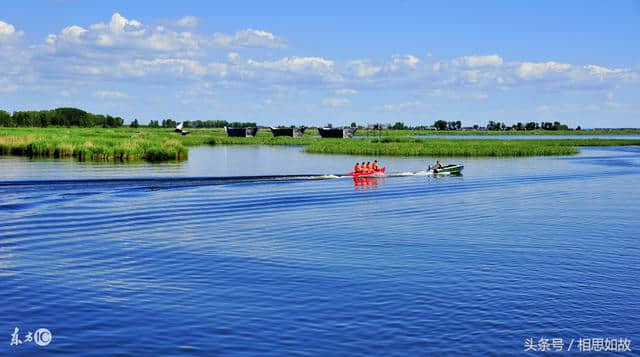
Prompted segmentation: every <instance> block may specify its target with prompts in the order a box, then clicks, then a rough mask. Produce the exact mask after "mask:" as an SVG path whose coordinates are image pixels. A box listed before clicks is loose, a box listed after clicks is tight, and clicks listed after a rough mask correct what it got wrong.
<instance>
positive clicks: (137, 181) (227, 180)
mask: <svg viewBox="0 0 640 357" xmlns="http://www.w3.org/2000/svg"><path fill="white" fill-rule="evenodd" d="M427 175H430V173H428V172H426V171H417V172H412V171H403V172H391V173H387V174H386V175H384V176H379V177H369V178H371V179H377V178H389V177H409V176H427ZM344 178H349V179H352V178H353V177H352V176H349V175H347V174H306V175H262V176H212V177H197V176H196V177H134V178H130V177H123V178H118V177H115V178H87V179H59V180H11V181H0V191H2V190H3V189H11V187H31V188H33V189H35V190H39V189H42V188H43V187H46V188H47V189H50V188H55V187H60V188H63V187H64V188H68V187H69V186H76V187H77V186H82V187H103V186H115V187H120V188H126V187H138V188H141V187H151V188H154V189H158V188H179V187H189V186H207V185H224V184H236V183H261V182H264V183H268V182H295V181H307V180H335V179H344Z"/></svg>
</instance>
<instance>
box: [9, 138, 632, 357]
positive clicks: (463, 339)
mask: <svg viewBox="0 0 640 357" xmlns="http://www.w3.org/2000/svg"><path fill="white" fill-rule="evenodd" d="M356 159H359V158H354V157H349V156H324V155H308V154H304V153H303V152H301V151H300V148H266V147H214V148H202V149H196V150H192V151H191V153H190V159H189V160H188V161H187V162H181V163H179V162H176V163H166V164H159V165H153V164H134V165H117V164H96V163H79V162H75V161H62V160H28V159H24V158H15V157H0V180H1V182H0V196H1V197H2V200H1V201H0V213H1V214H2V223H1V224H0V286H1V287H2V289H0V301H1V302H2V304H0V336H4V337H0V355H14V354H15V355H37V354H54V355H57V354H59V355H86V356H105V355H176V356H177V355H201V356H208V355H238V356H244V355H273V356H283V355H313V356H316V355H341V356H343V355H381V356H389V355H426V354H429V355H514V354H522V353H523V352H524V343H525V341H526V339H527V338H534V339H536V340H538V339H539V338H541V337H547V338H563V339H564V341H565V343H566V344H568V343H569V341H570V340H571V339H576V340H577V339H579V338H599V337H602V338H607V337H609V338H629V339H631V341H632V347H634V348H635V347H636V345H637V344H638V343H640V322H639V321H638V316H640V299H638V296H640V285H639V284H638V282H639V281H640V280H638V276H640V248H639V244H638V238H639V233H640V220H638V217H640V205H639V204H638V202H639V200H640V190H639V189H638V187H639V183H640V150H639V148H633V147H626V148H583V149H581V154H579V155H577V156H571V157H547V158H522V159H463V160H458V161H459V162H460V163H463V164H464V165H465V171H464V175H463V176H458V177H447V176H441V177H432V176H422V175H419V176H400V177H388V178H384V179H369V180H360V181H355V182H354V181H353V180H352V179H349V178H323V179H318V178H317V177H305V175H306V174H336V173H344V172H347V171H349V169H350V167H351V165H352V162H353V161H354V160H356ZM363 159H365V160H370V159H373V158H363ZM433 159H435V158H433ZM429 160H431V159H429ZM383 164H384V165H386V166H387V168H388V171H389V172H395V173H401V172H405V173H406V172H415V171H419V170H423V169H424V164H425V160H424V159H416V158H397V159H391V158H388V159H385V160H384V161H383ZM273 174H291V175H300V176H301V177H298V178H295V179H282V180H277V181H272V180H262V179H259V178H258V179H255V180H242V181H234V180H223V181H221V180H216V179H215V178H212V177H228V176H238V175H273ZM177 177H180V178H181V179H176V178H177ZM95 178H102V180H93V179H95ZM131 178H137V179H131ZM146 178H153V179H148V180H147V179H146ZM45 179H46V180H49V181H46V182H37V181H41V180H45ZM52 179H53V181H51V180H52ZM63 179H65V180H66V181H59V180H63ZM69 179H71V180H72V181H69ZM15 327H18V328H19V329H20V331H21V333H22V332H25V333H26V332H27V331H35V330H36V329H37V328H40V327H45V328H48V329H49V330H50V331H51V332H52V334H53V340H52V342H51V343H50V344H49V345H48V346H45V347H41V346H38V345H36V344H34V343H23V344H22V345H20V346H10V340H11V333H12V332H13V331H14V328H15ZM3 338H6V339H4V340H3ZM574 348H575V347H574ZM565 349H566V346H565Z"/></svg>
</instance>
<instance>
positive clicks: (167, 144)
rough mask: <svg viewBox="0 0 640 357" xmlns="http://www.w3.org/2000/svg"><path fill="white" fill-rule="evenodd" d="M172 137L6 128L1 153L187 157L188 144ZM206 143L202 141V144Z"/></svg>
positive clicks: (125, 130)
mask: <svg viewBox="0 0 640 357" xmlns="http://www.w3.org/2000/svg"><path fill="white" fill-rule="evenodd" d="M170 134H172V133H168V132H167V130H164V131H160V130H153V129H146V128H145V129H129V128H118V129H103V128H4V129H0V154H2V155H23V156H30V157H34V156H37V157H54V158H66V157H74V158H77V159H80V160H115V161H124V160H148V161H160V160H180V159H185V158H187V156H188V149H187V148H186V145H185V144H184V143H183V140H181V138H176V137H179V134H176V135H175V136H171V135H170ZM184 141H187V140H184ZM197 141H198V138H194V139H190V140H189V143H192V144H196V142H197ZM203 142H204V138H200V142H199V143H200V144H201V143H203Z"/></svg>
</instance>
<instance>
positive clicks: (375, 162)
mask: <svg viewBox="0 0 640 357" xmlns="http://www.w3.org/2000/svg"><path fill="white" fill-rule="evenodd" d="M371 169H373V171H378V170H380V165H378V160H373V165H371Z"/></svg>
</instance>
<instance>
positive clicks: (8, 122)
mask: <svg viewBox="0 0 640 357" xmlns="http://www.w3.org/2000/svg"><path fill="white" fill-rule="evenodd" d="M13 125H14V123H13V119H12V118H11V114H9V113H8V112H5V111H4V110H0V126H13Z"/></svg>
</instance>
